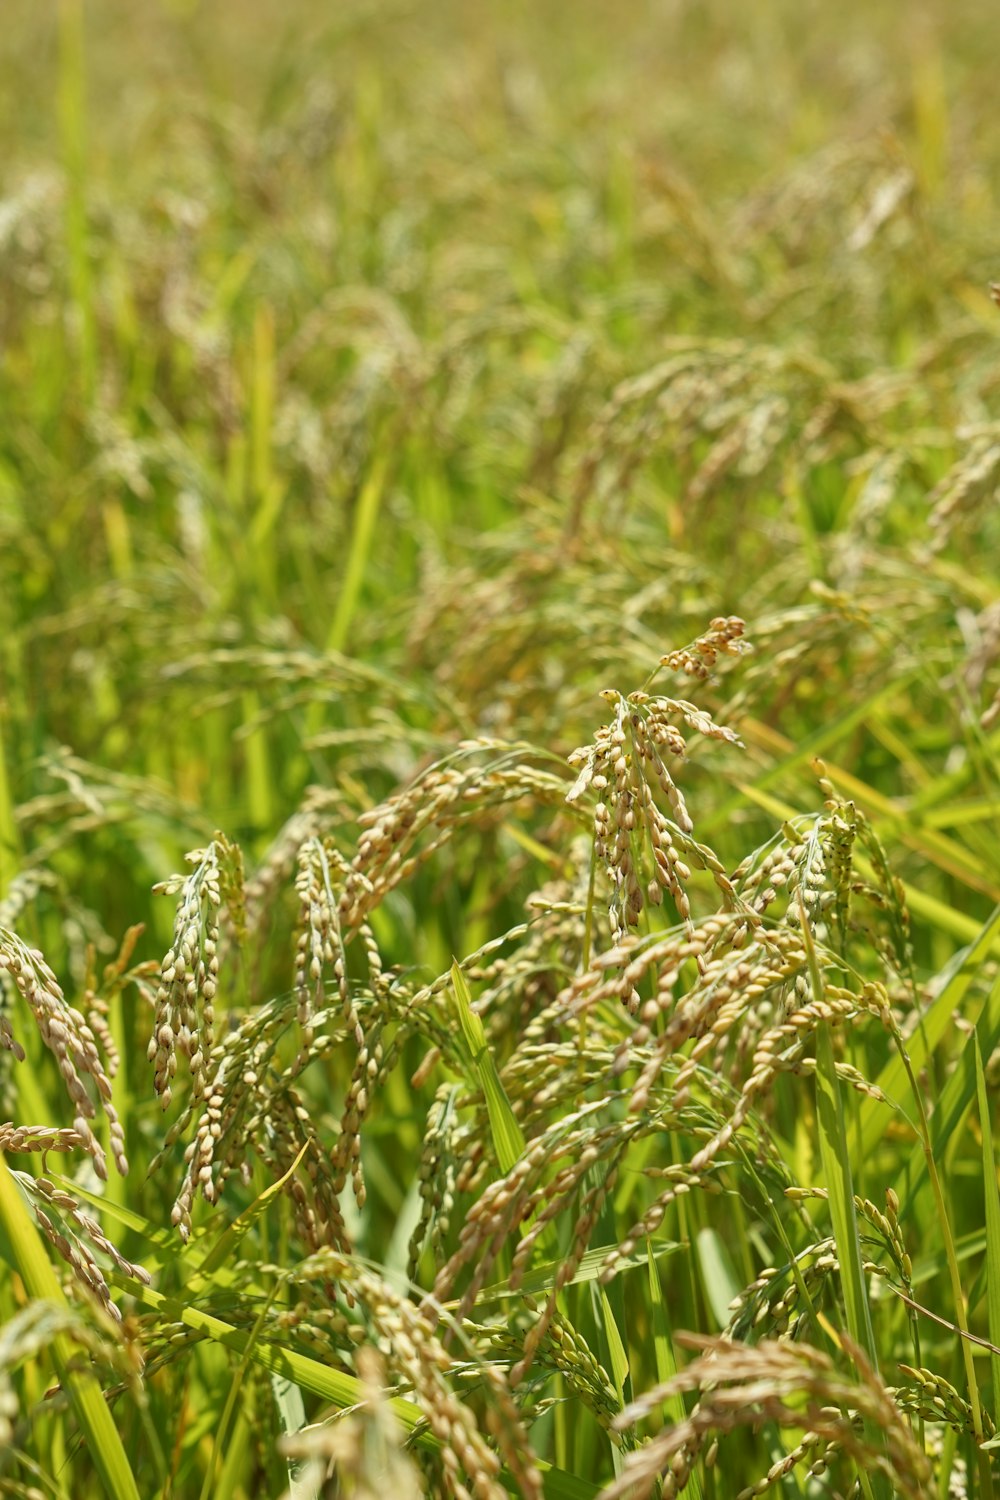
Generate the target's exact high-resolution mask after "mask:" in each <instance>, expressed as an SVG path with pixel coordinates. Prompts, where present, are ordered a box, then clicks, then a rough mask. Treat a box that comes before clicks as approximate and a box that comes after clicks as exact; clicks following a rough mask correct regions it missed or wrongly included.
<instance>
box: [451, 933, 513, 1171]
mask: <svg viewBox="0 0 1000 1500" xmlns="http://www.w3.org/2000/svg"><path fill="white" fill-rule="evenodd" d="M451 983H452V989H453V992H454V996H455V1010H456V1019H457V1021H458V1024H459V1028H460V1030H461V1035H462V1038H463V1041H464V1043H465V1048H466V1051H467V1053H468V1060H469V1064H470V1066H471V1069H472V1080H470V1081H474V1082H476V1083H477V1084H478V1086H479V1087H480V1088H481V1089H482V1091H483V1097H484V1098H485V1100H486V1109H487V1113H488V1115H489V1121H490V1131H491V1133H492V1136H493V1148H494V1150H495V1151H496V1154H497V1161H498V1162H499V1164H500V1170H501V1171H502V1172H504V1173H506V1172H509V1171H510V1169H511V1167H512V1166H513V1165H514V1163H515V1162H516V1161H517V1160H518V1158H519V1157H520V1156H521V1154H522V1152H523V1151H524V1146H525V1141H524V1133H523V1131H522V1130H521V1127H520V1125H519V1124H518V1123H517V1118H516V1116H515V1114H514V1111H513V1110H512V1109H511V1107H510V1100H509V1099H508V1098H507V1095H506V1093H505V1092H504V1086H503V1084H502V1083H501V1081H500V1074H499V1073H498V1072H497V1065H496V1063H495V1062H494V1061H493V1054H492V1053H491V1052H490V1049H489V1047H488V1045H487V1042H486V1032H485V1031H484V1029H483V1023H482V1021H481V1020H480V1019H479V1017H478V1016H477V1015H476V1013H475V1011H474V1010H473V1009H472V996H471V995H470V994H469V986H468V985H467V984H466V982H465V975H464V974H463V973H462V971H461V969H460V968H459V966H458V964H457V963H453V964H452V966H451Z"/></svg>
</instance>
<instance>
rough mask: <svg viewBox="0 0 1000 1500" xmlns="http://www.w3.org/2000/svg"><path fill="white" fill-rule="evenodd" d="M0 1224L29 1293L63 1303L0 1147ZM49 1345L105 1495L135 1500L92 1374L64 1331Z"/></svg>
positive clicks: (119, 1445)
mask: <svg viewBox="0 0 1000 1500" xmlns="http://www.w3.org/2000/svg"><path fill="white" fill-rule="evenodd" d="M0 1226H2V1228H3V1231H4V1233H5V1234H6V1237H7V1240H8V1243H9V1245H10V1247H11V1254H12V1257H13V1262H14V1269H15V1270H16V1271H17V1273H18V1275H19V1276H20V1277H21V1280H22V1281H23V1282H24V1286H25V1289H26V1291H27V1293H28V1295H29V1296H30V1297H35V1298H37V1299H38V1300H39V1301H40V1302H52V1303H54V1304H55V1305H56V1306H57V1307H64V1306H65V1305H66V1298H65V1295H64V1293H63V1290H62V1287H61V1286H60V1285H59V1282H58V1280H57V1278H56V1275H55V1272H54V1271H53V1269H52V1266H51V1264H50V1262H49V1258H48V1254H47V1253H46V1250H45V1246H44V1244H43V1243H42V1238H41V1235H40V1234H39V1233H38V1230H37V1229H36V1228H35V1226H34V1224H33V1223H32V1222H31V1218H30V1216H29V1214H28V1210H27V1207H26V1205H25V1203H24V1200H23V1198H22V1197H21V1193H20V1191H19V1189H18V1187H17V1184H16V1182H15V1180H14V1177H13V1176H12V1174H11V1172H10V1170H9V1168H8V1166H7V1162H6V1160H5V1158H4V1156H3V1153H2V1152H0ZM51 1350H52V1358H53V1361H54V1363H55V1367H56V1370H57V1372H58V1375H59V1381H60V1384H61V1386H62V1388H63V1390H64V1391H65V1393H66V1395H67V1397H68V1398H69V1403H70V1406H71V1407H72V1409H73V1413H74V1415H75V1416H76V1420H77V1422H78V1424H79V1427H80V1432H81V1434H82V1435H83V1437H84V1439H85V1441H86V1444H87V1449H88V1452H89V1453H90V1456H91V1458H92V1460H93V1463H94V1465H95V1467H96V1469H97V1471H98V1473H99V1474H100V1476H101V1481H102V1483H103V1485H104V1490H105V1493H106V1494H107V1496H108V1497H109V1500H139V1493H140V1492H139V1488H138V1485H137V1482H136V1477H135V1475H134V1473H133V1471H132V1466H131V1464H130V1463H129V1460H128V1456H127V1454H126V1452H125V1449H124V1447H123V1445H122V1440H121V1437H120V1435H119V1432H118V1428H117V1427H116V1425H115V1421H114V1418H113V1417H112V1415H111V1412H110V1410H109V1408H108V1405H107V1402H106V1400H105V1397H104V1392H103V1391H102V1390H101V1387H100V1384H99V1383H98V1381H97V1378H96V1376H94V1375H93V1374H92V1373H91V1371H90V1370H88V1369H87V1368H86V1366H83V1367H81V1365H80V1361H79V1359H78V1357H77V1350H76V1348H75V1346H74V1344H73V1342H72V1340H71V1339H69V1338H68V1336H67V1335H66V1334H62V1333H60V1334H56V1336H55V1337H54V1338H53V1340H52V1345H51Z"/></svg>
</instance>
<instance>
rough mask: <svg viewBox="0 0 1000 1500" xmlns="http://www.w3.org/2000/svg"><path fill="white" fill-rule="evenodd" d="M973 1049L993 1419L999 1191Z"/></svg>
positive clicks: (998, 1367) (982, 1079)
mask: <svg viewBox="0 0 1000 1500" xmlns="http://www.w3.org/2000/svg"><path fill="white" fill-rule="evenodd" d="M972 1050H973V1051H974V1052H975V1057H976V1090H977V1093H978V1096H979V1127H980V1132H981V1134H982V1142H983V1191H984V1194H985V1197H986V1311H987V1318H988V1326H989V1333H990V1343H991V1344H992V1345H993V1346H994V1347H993V1349H991V1350H990V1373H991V1375H992V1378H993V1412H994V1418H995V1416H996V1412H997V1405H998V1402H1000V1350H998V1348H997V1346H1000V1190H998V1188H997V1163H996V1156H995V1154H994V1151H993V1126H992V1123H991V1111H990V1099H989V1094H988V1093H987V1091H986V1074H985V1072H984V1070H983V1051H982V1048H981V1047H980V1039H979V1037H978V1035H977V1036H974V1037H973V1039H972Z"/></svg>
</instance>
